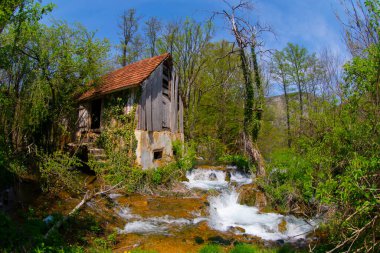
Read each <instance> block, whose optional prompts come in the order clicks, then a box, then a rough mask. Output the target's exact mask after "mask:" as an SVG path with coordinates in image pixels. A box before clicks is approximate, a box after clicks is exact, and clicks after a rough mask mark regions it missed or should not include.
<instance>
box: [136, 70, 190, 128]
mask: <svg viewBox="0 0 380 253" xmlns="http://www.w3.org/2000/svg"><path fill="white" fill-rule="evenodd" d="M162 70H163V64H161V65H160V66H158V67H157V69H156V70H155V71H153V73H152V74H151V75H150V77H149V78H148V79H147V80H145V81H144V83H143V84H142V92H141V98H140V104H139V107H138V117H139V120H138V129H140V130H147V131H162V129H163V124H164V120H165V121H167V120H168V119H169V122H166V124H167V123H169V124H168V127H170V129H171V131H172V132H173V133H176V132H180V133H183V103H182V99H181V97H180V95H179V92H178V89H179V87H178V83H179V77H178V75H177V74H176V72H175V69H174V68H173V69H172V73H171V80H170V82H171V90H170V92H171V99H170V102H169V100H167V99H165V98H164V96H163V95H162V78H163V74H162ZM164 99H165V101H166V102H165V101H164ZM164 102H165V103H164ZM165 110H166V111H165ZM168 113H170V115H167V114H168Z"/></svg>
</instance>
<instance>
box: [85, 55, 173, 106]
mask: <svg viewBox="0 0 380 253" xmlns="http://www.w3.org/2000/svg"><path fill="white" fill-rule="evenodd" d="M169 57H170V54H169V53H166V54H162V55H159V56H155V57H152V58H148V59H144V60H141V61H138V62H135V63H132V64H130V65H127V66H125V67H123V68H120V69H117V70H115V71H113V72H111V73H108V74H106V75H105V76H103V77H101V78H100V83H99V85H97V86H96V87H94V88H91V89H90V90H88V91H86V92H85V93H83V94H82V95H81V96H80V97H79V99H78V100H79V101H80V100H86V99H90V98H93V97H96V96H100V95H104V94H107V93H111V92H114V91H117V90H121V89H123V88H126V87H129V86H135V85H139V84H141V83H142V82H143V81H144V80H145V79H147V78H148V77H149V76H150V74H151V73H152V72H153V71H154V70H155V69H156V68H157V67H158V66H159V65H160V64H161V62H163V61H164V60H166V59H167V58H169Z"/></svg>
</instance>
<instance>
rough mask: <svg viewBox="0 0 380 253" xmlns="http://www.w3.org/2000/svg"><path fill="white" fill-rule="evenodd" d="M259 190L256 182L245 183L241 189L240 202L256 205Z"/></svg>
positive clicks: (241, 203)
mask: <svg viewBox="0 0 380 253" xmlns="http://www.w3.org/2000/svg"><path fill="white" fill-rule="evenodd" d="M257 191H258V189H257V185H256V184H247V185H243V186H242V187H241V188H240V189H239V198H238V202H239V204H240V205H246V206H255V205H256V193H257Z"/></svg>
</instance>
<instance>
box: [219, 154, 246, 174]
mask: <svg viewBox="0 0 380 253" xmlns="http://www.w3.org/2000/svg"><path fill="white" fill-rule="evenodd" d="M219 161H220V162H222V163H224V164H228V165H234V166H236V167H237V168H238V169H239V170H242V171H245V172H249V171H250V170H251V169H253V166H252V164H251V163H250V161H249V159H248V158H247V157H245V156H242V155H224V156H222V157H220V158H219Z"/></svg>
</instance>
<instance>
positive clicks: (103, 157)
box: [92, 154, 108, 161]
mask: <svg viewBox="0 0 380 253" xmlns="http://www.w3.org/2000/svg"><path fill="white" fill-rule="evenodd" d="M92 157H93V158H94V159H95V160H96V161H105V160H107V158H108V157H107V155H106V154H98V155H92Z"/></svg>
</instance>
